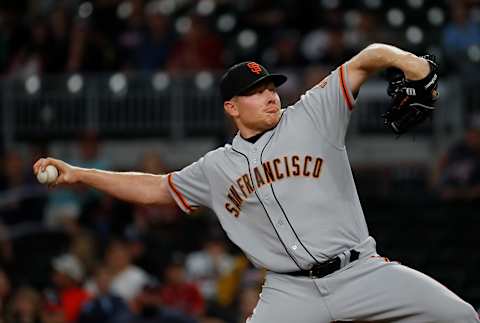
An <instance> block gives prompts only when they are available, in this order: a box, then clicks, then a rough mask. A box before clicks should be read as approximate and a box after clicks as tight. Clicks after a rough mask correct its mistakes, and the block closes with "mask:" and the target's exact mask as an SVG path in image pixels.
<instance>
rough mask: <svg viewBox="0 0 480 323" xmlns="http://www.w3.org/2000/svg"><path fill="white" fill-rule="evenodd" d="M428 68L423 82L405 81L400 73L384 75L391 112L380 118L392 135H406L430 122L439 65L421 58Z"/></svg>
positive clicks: (427, 58)
mask: <svg viewBox="0 0 480 323" xmlns="http://www.w3.org/2000/svg"><path fill="white" fill-rule="evenodd" d="M422 57H423V58H425V59H426V60H427V61H428V63H429V64H430V73H429V74H428V75H427V76H426V77H425V78H424V79H422V80H418V81H410V80H407V79H406V78H405V76H404V74H403V72H402V71H401V70H399V69H390V70H388V71H387V79H388V88H387V94H388V95H389V96H390V97H391V98H392V101H391V105H390V108H389V109H388V110H387V111H386V112H385V113H384V114H383V115H382V118H384V119H385V125H386V126H387V127H389V128H390V129H391V130H392V131H393V132H394V133H395V134H397V135H401V134H403V133H406V132H408V131H409V130H410V129H412V128H415V127H416V126H418V125H419V124H421V123H422V122H424V121H425V119H427V118H431V116H432V113H433V111H435V101H436V100H437V99H438V92H437V87H438V65H437V62H436V60H435V57H434V56H433V55H425V56H422Z"/></svg>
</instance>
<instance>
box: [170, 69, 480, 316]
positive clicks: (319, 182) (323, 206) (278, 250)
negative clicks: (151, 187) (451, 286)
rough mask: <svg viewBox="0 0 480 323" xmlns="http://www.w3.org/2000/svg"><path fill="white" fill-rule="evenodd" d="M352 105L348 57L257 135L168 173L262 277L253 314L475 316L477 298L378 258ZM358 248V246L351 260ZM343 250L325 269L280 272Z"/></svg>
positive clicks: (185, 205) (176, 193) (190, 206)
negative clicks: (359, 183) (354, 147)
mask: <svg viewBox="0 0 480 323" xmlns="http://www.w3.org/2000/svg"><path fill="white" fill-rule="evenodd" d="M353 106H354V98H353V96H352V93H351V91H350V89H349V86H348V75H347V67H346V65H343V66H340V67H339V68H338V69H336V70H335V71H334V72H332V73H331V74H330V75H329V76H328V77H327V78H326V79H324V80H323V81H322V82H320V83H319V84H318V85H317V86H315V87H314V88H312V89H310V90H309V91H307V92H306V93H305V95H303V96H302V97H301V98H300V100H299V101H298V102H296V103H295V104H294V105H292V106H290V107H288V108H286V109H284V110H283V111H282V116H281V119H280V121H279V123H278V124H277V126H276V127H275V128H273V129H271V130H270V131H267V132H265V133H264V134H263V135H262V136H261V137H260V138H259V139H258V140H257V141H256V142H255V143H250V142H249V141H246V140H244V139H242V137H241V136H240V135H237V136H236V137H235V138H234V140H233V143H232V145H226V146H225V147H222V148H219V149H217V150H214V151H212V152H209V153H207V154H206V155H205V156H204V157H203V158H201V159H200V160H198V161H197V162H195V163H193V164H191V165H189V166H187V167H185V168H184V169H182V170H181V171H178V172H175V173H171V174H169V175H168V182H169V189H170V192H171V194H172V196H173V197H174V199H175V200H176V202H177V204H178V205H179V206H180V207H181V208H182V210H184V211H185V212H187V213H191V212H192V211H194V210H195V209H196V208H198V207H199V206H207V207H209V208H211V209H213V210H214V212H215V214H216V215H217V217H218V219H219V220H220V223H221V225H222V227H223V228H224V230H225V231H226V233H227V235H228V236H229V238H230V239H231V240H232V241H233V242H234V243H235V244H237V245H238V246H239V247H240V248H241V249H242V250H243V251H244V253H245V254H246V255H247V256H248V257H249V258H250V260H251V261H252V262H253V263H254V264H255V265H256V266H258V267H263V268H267V269H268V270H269V271H268V273H267V277H266V281H265V285H264V286H263V289H262V293H261V295H260V300H259V302H258V304H257V306H256V308H255V311H254V313H253V315H252V317H251V318H250V319H248V320H247V322H249V323H266V322H278V323H287V322H288V323H290V322H298V323H329V322H334V321H348V322H350V321H382V322H400V323H418V322H444V323H447V322H448V323H460V322H462V323H465V322H469V323H470V322H471V323H474V322H475V323H478V322H480V321H479V319H478V316H477V314H476V313H475V311H474V309H473V308H472V306H471V305H469V304H467V303H466V302H464V301H463V300H461V299H460V298H459V297H458V296H456V295H455V294H454V293H452V292H451V291H449V290H448V289H447V288H446V287H444V286H442V285H441V284H439V283H438V282H436V281H434V280H433V279H431V278H430V277H428V276H426V275H423V274H421V273H419V272H417V271H415V270H413V269H410V268H408V267H406V266H402V265H400V264H398V263H394V262H389V261H387V260H386V259H384V258H382V257H379V256H378V255H377V253H376V250H375V241H374V240H373V238H372V237H369V235H368V230H367V226H366V223H365V219H364V216H363V213H362V208H361V206H360V202H359V199H358V196H357V192H356V189H355V185H354V181H353V177H352V173H351V171H350V165H349V162H348V158H347V153H346V151H345V144H344V139H345V133H346V129H347V126H348V122H349V119H350V114H351V111H352V108H353ZM352 248H354V249H355V251H357V252H358V253H359V255H360V257H359V259H358V260H357V261H353V262H350V261H349V260H348V259H351V258H349V257H347V256H346V255H347V254H348V253H349V249H352ZM334 256H337V257H339V258H340V259H341V269H340V270H337V271H336V272H334V273H332V274H330V275H327V276H325V277H322V278H316V277H312V278H310V277H308V276H302V277H297V276H294V275H292V274H282V273H288V272H292V271H298V270H299V269H309V268H311V267H312V266H313V265H314V264H315V263H319V262H324V261H325V260H327V259H329V258H332V257H334Z"/></svg>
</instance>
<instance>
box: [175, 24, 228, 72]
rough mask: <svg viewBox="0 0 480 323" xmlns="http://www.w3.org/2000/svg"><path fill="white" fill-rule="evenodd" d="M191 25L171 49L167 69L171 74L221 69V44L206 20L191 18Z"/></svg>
mask: <svg viewBox="0 0 480 323" xmlns="http://www.w3.org/2000/svg"><path fill="white" fill-rule="evenodd" d="M189 19H190V21H191V25H190V26H189V27H188V30H187V31H186V32H185V34H184V35H183V36H182V37H181V38H179V39H178V40H177V41H176V42H175V44H174V45H173V47H172V51H171V52H170V55H169V57H168V61H167V68H168V69H169V70H170V71H172V72H186V71H201V70H215V69H220V68H222V67H223V65H224V64H223V50H224V48H223V43H222V40H221V39H220V37H219V36H218V34H216V33H214V32H212V31H211V30H210V29H209V26H208V22H207V20H206V18H203V17H200V16H191V17H190V18H189Z"/></svg>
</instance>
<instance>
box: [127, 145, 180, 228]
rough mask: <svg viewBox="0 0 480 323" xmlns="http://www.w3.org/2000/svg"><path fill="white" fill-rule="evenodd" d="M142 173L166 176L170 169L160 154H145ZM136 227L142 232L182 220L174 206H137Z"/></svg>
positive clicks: (135, 214)
mask: <svg viewBox="0 0 480 323" xmlns="http://www.w3.org/2000/svg"><path fill="white" fill-rule="evenodd" d="M139 169H140V171H141V172H146V173H151V174H166V173H167V172H169V169H168V168H167V166H166V165H165V163H164V162H163V160H162V159H161V157H160V154H159V153H158V152H151V151H150V152H147V153H145V154H144V155H143V156H142V157H141V159H140V162H139ZM133 212H134V222H135V227H136V229H137V230H138V231H140V232H145V231H147V230H148V229H149V228H152V226H153V227H160V226H164V225H168V224H173V223H174V222H177V221H178V220H179V219H180V214H179V211H178V208H177V207H175V206H174V205H168V206H164V205H159V206H156V205H148V206H146V205H137V206H135V208H134V211H133Z"/></svg>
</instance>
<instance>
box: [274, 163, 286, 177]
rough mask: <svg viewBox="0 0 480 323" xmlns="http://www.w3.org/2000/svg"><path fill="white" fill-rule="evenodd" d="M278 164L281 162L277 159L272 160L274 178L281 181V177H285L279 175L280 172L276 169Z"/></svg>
mask: <svg viewBox="0 0 480 323" xmlns="http://www.w3.org/2000/svg"><path fill="white" fill-rule="evenodd" d="M280 163H281V160H280V159H279V158H275V159H274V160H273V168H274V169H275V176H276V177H277V179H282V178H283V177H285V175H283V174H282V173H280V170H279V169H278V164H280Z"/></svg>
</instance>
